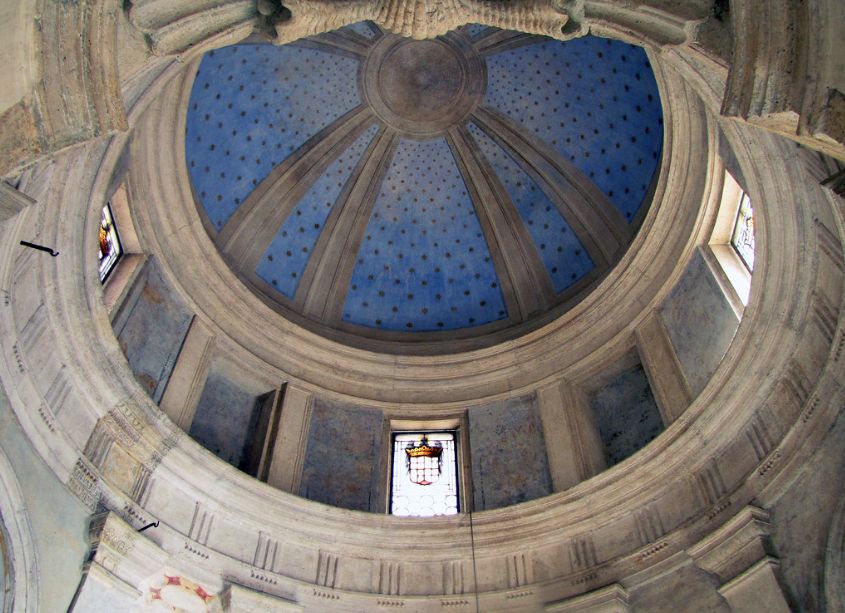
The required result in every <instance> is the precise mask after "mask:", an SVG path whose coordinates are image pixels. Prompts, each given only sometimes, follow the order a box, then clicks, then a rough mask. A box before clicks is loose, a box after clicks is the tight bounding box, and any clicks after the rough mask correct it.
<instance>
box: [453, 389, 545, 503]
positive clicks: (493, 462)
mask: <svg viewBox="0 0 845 613" xmlns="http://www.w3.org/2000/svg"><path fill="white" fill-rule="evenodd" d="M468 420H469V440H470V456H471V458H472V460H471V463H472V487H473V508H474V509H475V510H476V511H483V510H485V509H498V508H500V507H505V506H508V505H511V504H516V503H518V502H525V501H526V500H533V499H534V498H540V497H541V496H547V495H549V494H551V493H552V483H551V477H550V475H549V463H548V458H547V456H546V445H545V442H544V441H543V425H542V422H541V421H540V413H539V409H538V407H537V395H536V394H530V395H528V396H521V397H518V398H509V399H507V400H500V401H498V402H493V403H491V404H489V405H487V406H483V407H474V408H473V409H472V410H471V411H469V413H468Z"/></svg>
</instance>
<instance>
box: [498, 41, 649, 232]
mask: <svg viewBox="0 0 845 613" xmlns="http://www.w3.org/2000/svg"><path fill="white" fill-rule="evenodd" d="M487 75H488V86H487V95H486V97H485V104H488V105H490V106H492V107H495V108H497V109H499V110H500V111H502V112H503V113H505V114H506V115H508V116H509V117H511V118H512V119H514V120H515V121H518V122H519V123H520V124H522V125H523V126H524V127H525V128H527V129H528V130H530V131H531V132H533V133H534V134H535V135H537V136H538V137H540V138H542V139H543V140H545V141H546V142H547V143H549V144H550V145H551V146H552V147H553V148H555V149H556V150H557V151H558V152H559V153H560V154H561V155H562V156H563V157H564V158H565V159H566V160H568V161H570V162H571V163H573V164H574V165H575V166H577V167H578V168H579V169H580V170H581V171H582V172H583V173H584V174H586V175H587V176H588V177H590V179H592V180H593V181H594V182H595V184H596V185H598V187H599V188H601V190H602V191H603V192H604V193H605V194H606V195H607V197H608V198H609V199H610V200H611V202H613V204H615V205H616V207H618V208H619V210H620V211H621V212H622V214H623V215H624V216H625V219H626V220H628V222H629V223H630V222H631V221H633V220H634V218H635V216H636V214H637V211H639V209H640V206H641V205H642V203H643V199H644V198H645V197H646V195H647V194H648V190H649V186H650V184H651V181H652V177H653V176H654V173H655V171H656V170H657V168H658V166H659V161H660V152H661V150H662V147H663V113H662V108H661V105H660V95H659V93H658V90H657V83H656V82H655V80H654V73H653V72H652V70H651V65H650V63H649V61H648V58H647V57H646V54H645V51H643V50H642V49H641V48H640V47H635V46H633V45H628V44H625V43H621V42H618V41H613V40H609V39H604V38H596V37H593V36H587V37H584V38H579V39H576V40H571V41H568V42H565V43H562V42H559V41H555V40H549V41H546V42H542V43H539V44H536V45H530V46H527V47H520V48H518V49H513V50H510V51H506V52H503V53H499V54H496V55H493V56H492V57H488V58H487Z"/></svg>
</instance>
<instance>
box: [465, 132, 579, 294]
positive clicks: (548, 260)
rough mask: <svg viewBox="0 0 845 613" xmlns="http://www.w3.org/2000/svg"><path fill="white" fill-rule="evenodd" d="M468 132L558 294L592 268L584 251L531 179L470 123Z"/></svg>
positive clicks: (573, 233)
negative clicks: (529, 238) (506, 195)
mask: <svg viewBox="0 0 845 613" xmlns="http://www.w3.org/2000/svg"><path fill="white" fill-rule="evenodd" d="M469 131H470V133H471V134H472V136H473V138H475V140H476V142H477V143H478V146H479V147H480V149H481V152H482V153H483V154H484V156H485V157H486V158H487V160H488V161H489V162H490V164H491V165H492V166H493V169H494V170H495V171H496V174H497V175H498V176H499V179H501V181H502V183H503V184H504V186H505V189H506V190H507V192H508V195H509V196H510V198H511V200H512V201H513V203H514V206H516V209H517V211H519V215H520V216H521V217H522V220H523V222H524V223H525V227H526V228H527V229H528V233H529V234H530V235H531V238H532V239H534V244H535V247H536V248H537V250H538V252H539V253H540V257H541V258H542V260H543V264H545V266H546V270H547V271H548V273H549V276H550V277H551V278H552V285H553V286H554V289H555V291H556V292H558V293H560V292H562V291H563V290H565V289H566V288H567V287H569V286H570V285H572V284H573V283H575V282H576V281H577V280H578V279H580V278H581V277H583V276H584V275H586V274H587V273H588V272H590V271H591V270H592V269H593V261H592V260H591V259H590V256H589V255H587V250H586V249H584V246H583V245H582V244H581V241H579V240H578V237H577V236H575V232H573V231H572V228H571V227H570V226H569V224H568V223H566V220H565V219H564V218H563V216H562V215H561V214H560V211H559V210H558V208H557V206H556V205H555V204H554V203H553V202H552V201H551V200H549V198H548V196H546V194H545V193H543V191H542V190H541V189H540V188H539V187H538V186H537V184H536V183H535V182H534V181H533V180H532V179H531V177H529V176H528V175H527V174H526V173H525V171H523V170H522V169H521V168H520V167H519V166H518V165H517V163H516V162H515V161H514V160H513V159H512V158H511V157H510V156H509V155H508V154H507V153H505V151H504V150H503V149H502V148H501V147H499V145H497V144H496V143H494V142H493V140H492V139H491V138H490V137H489V136H487V135H486V134H485V133H484V132H483V131H482V130H481V129H480V128H478V127H477V126H476V125H475V124H474V123H471V124H470V126H469Z"/></svg>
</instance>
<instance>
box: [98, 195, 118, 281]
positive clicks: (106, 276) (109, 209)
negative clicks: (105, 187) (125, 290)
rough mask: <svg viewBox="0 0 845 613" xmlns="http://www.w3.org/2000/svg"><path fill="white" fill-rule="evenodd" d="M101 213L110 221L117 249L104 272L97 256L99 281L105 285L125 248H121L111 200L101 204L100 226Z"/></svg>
mask: <svg viewBox="0 0 845 613" xmlns="http://www.w3.org/2000/svg"><path fill="white" fill-rule="evenodd" d="M103 213H107V214H108V217H109V221H110V222H111V229H112V231H113V232H114V244H115V247H116V250H117V256H116V257H115V258H114V260H113V261H112V262H111V264H107V267H106V270H105V273H103V271H102V270H100V265H101V263H100V261H99V258H98V262H97V272H98V276H99V277H100V283H102V284H103V285H105V284H106V281H108V280H109V277H111V274H112V273H113V272H114V271H115V269H116V268H117V265H118V264H119V263H120V261H121V259H123V256H124V255H125V250H124V248H123V241H121V240H120V232H119V231H118V229H117V220H116V219H115V216H114V211H113V210H112V206H111V200H109V201H107V202H106V203H105V204H104V205H103V207H102V208H101V209H100V225H101V227H102V220H103ZM98 233H99V229H98ZM98 247H99V245H98ZM107 257H108V256H107Z"/></svg>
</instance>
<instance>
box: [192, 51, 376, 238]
mask: <svg viewBox="0 0 845 613" xmlns="http://www.w3.org/2000/svg"><path fill="white" fill-rule="evenodd" d="M357 70H358V62H357V61H356V60H353V59H349V58H346V57H342V56H338V55H333V54H328V53H323V52H321V51H317V50H313V49H302V48H298V47H294V46H289V45H288V46H281V47H279V46H273V45H250V44H243V45H234V46H232V47H225V48H223V49H216V50H214V51H209V52H208V53H207V54H206V55H205V56H204V57H203V59H202V63H201V64H200V68H199V70H198V71H197V77H196V80H195V81H194V87H193V90H192V91H191V99H190V101H189V103H188V104H189V106H188V121H187V132H186V136H185V148H186V158H187V163H188V173H189V175H190V178H191V182H192V184H193V187H194V190H195V191H196V195H197V197H198V199H199V201H200V203H201V204H202V206H203V208H204V209H205V212H206V214H207V215H208V217H209V220H210V221H211V223H212V224H213V225H214V227H215V229H217V230H220V229H221V228H222V227H223V226H224V225H225V223H226V222H227V221H228V220H229V218H230V217H231V216H232V214H233V213H234V212H235V211H236V210H237V208H238V206H240V204H241V203H242V202H243V201H244V200H245V199H246V197H247V196H248V195H249V193H250V192H251V191H252V190H253V189H254V188H255V187H256V186H257V185H258V184H259V183H260V182H261V180H262V179H264V178H265V177H266V176H267V175H268V174H269V173H270V171H271V170H272V169H273V168H274V167H275V166H277V165H278V164H280V163H282V162H283V161H284V160H285V159H286V158H287V157H288V156H289V155H290V154H291V153H293V152H294V151H295V150H296V149H298V148H299V147H300V146H301V145H302V144H303V143H305V141H306V140H308V139H309V138H310V137H312V136H314V135H315V134H317V132H319V131H320V130H321V129H323V128H325V127H326V126H327V125H328V124H329V123H331V122H332V121H334V120H335V119H337V118H338V117H340V116H341V115H343V114H344V113H346V112H348V111H350V110H352V109H353V108H354V107H356V106H357V105H358V104H360V100H359V96H358V89H357V85H356V72H357Z"/></svg>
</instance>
